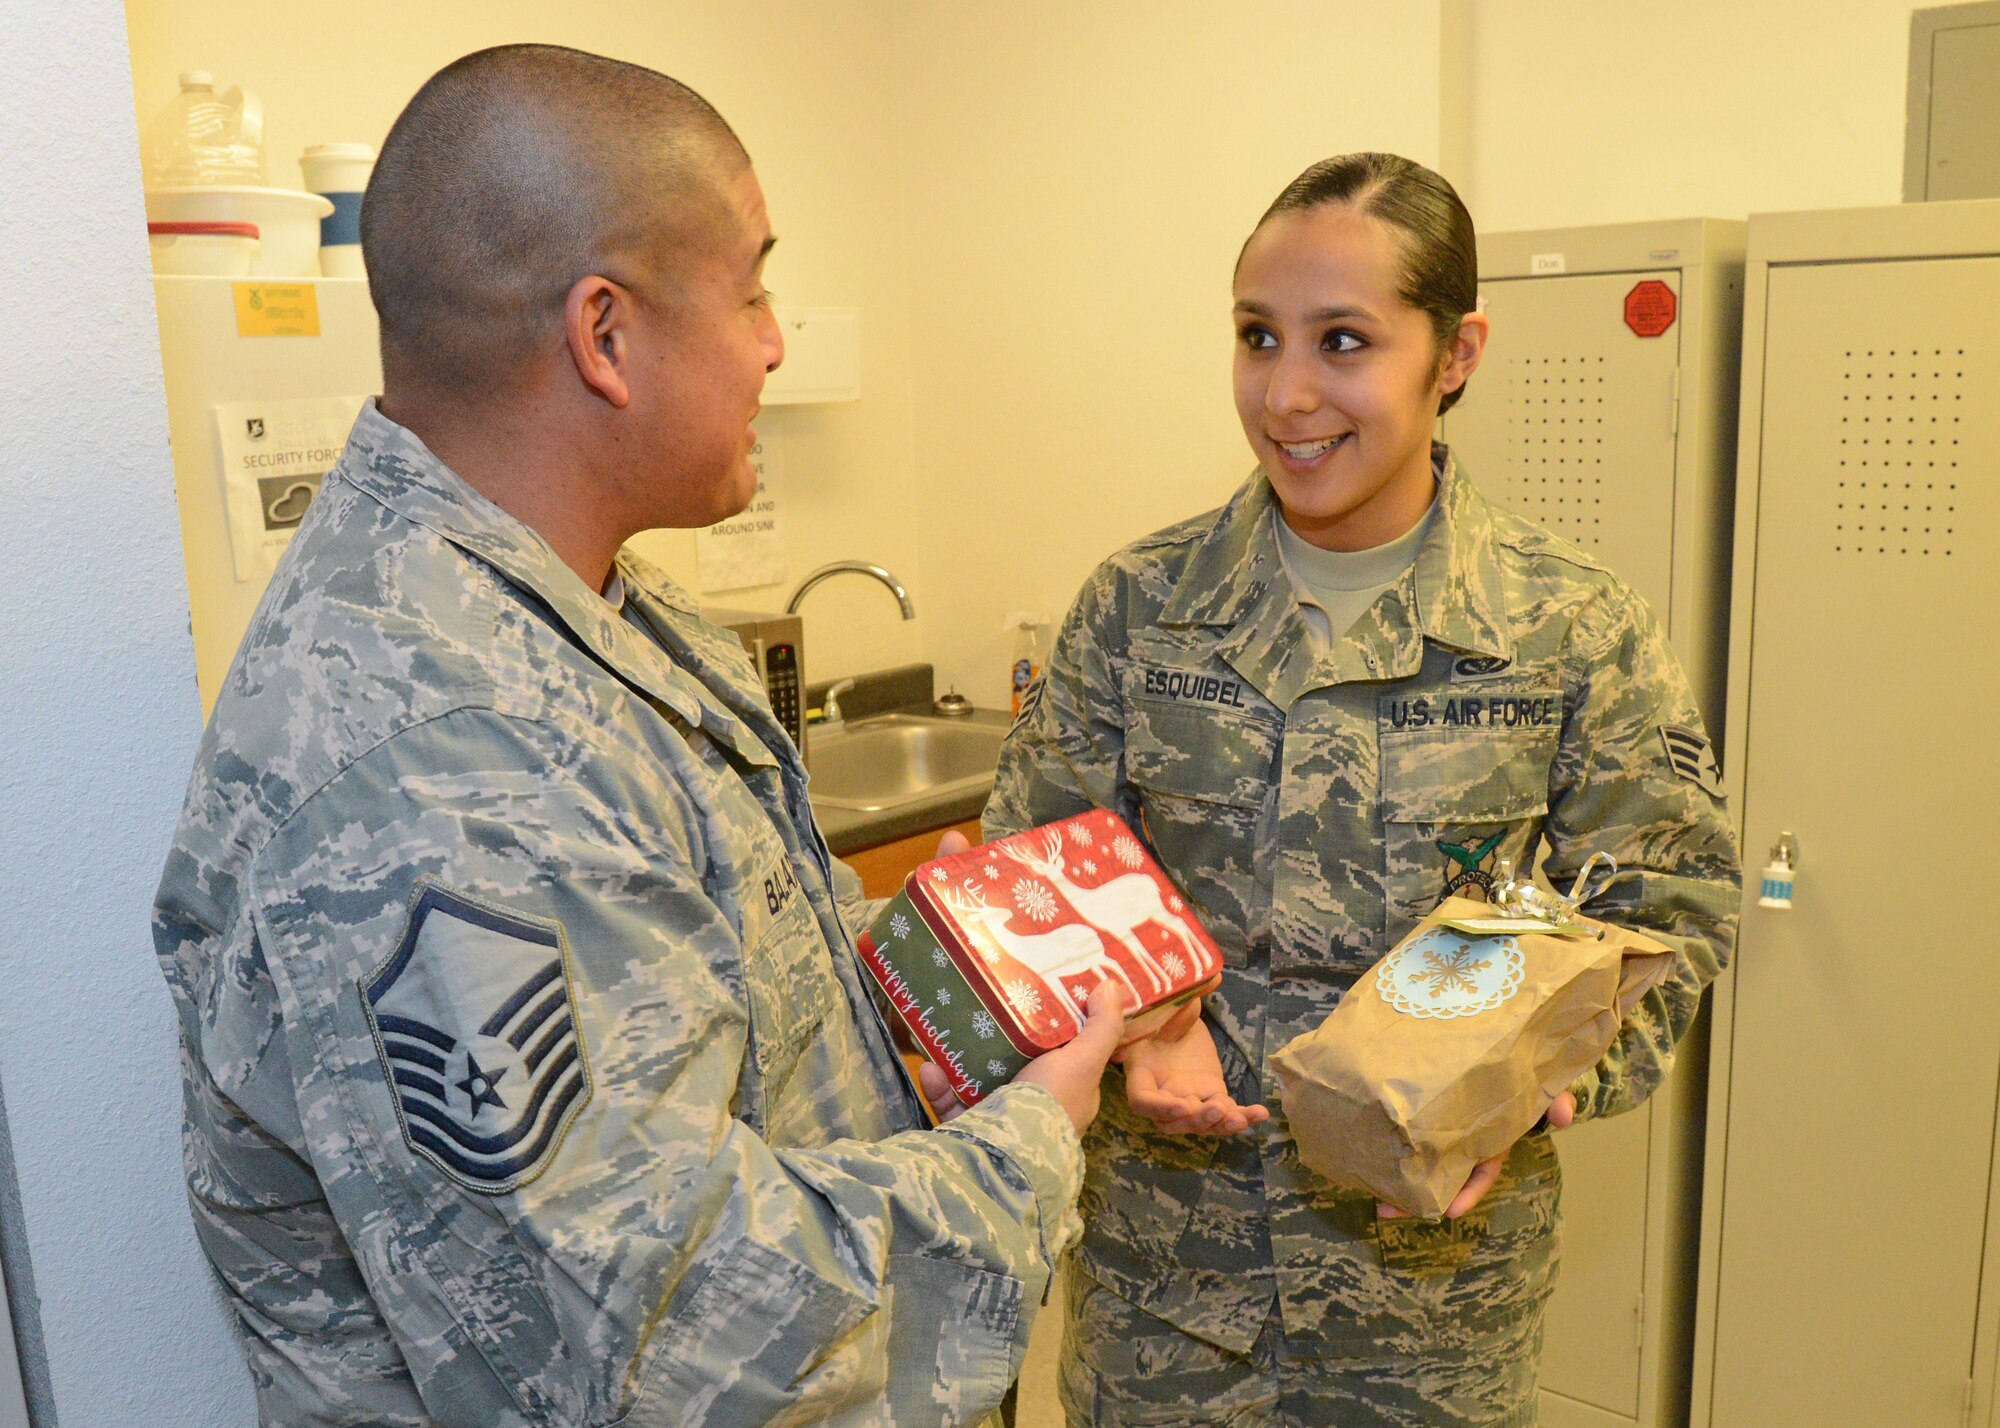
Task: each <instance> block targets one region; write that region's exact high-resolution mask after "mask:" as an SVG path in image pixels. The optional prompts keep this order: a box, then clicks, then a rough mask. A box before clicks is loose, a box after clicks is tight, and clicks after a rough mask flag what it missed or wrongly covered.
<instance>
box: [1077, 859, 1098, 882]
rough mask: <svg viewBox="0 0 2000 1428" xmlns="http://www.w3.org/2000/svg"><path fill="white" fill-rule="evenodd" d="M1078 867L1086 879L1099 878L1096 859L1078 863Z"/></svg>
mask: <svg viewBox="0 0 2000 1428" xmlns="http://www.w3.org/2000/svg"><path fill="white" fill-rule="evenodd" d="M1077 866H1078V867H1079V868H1081V869H1083V875H1084V876H1085V877H1087V878H1094V877H1096V876H1097V860H1096V859H1095V858H1085V859H1084V860H1083V861H1082V862H1081V863H1078V864H1077Z"/></svg>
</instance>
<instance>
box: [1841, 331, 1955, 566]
mask: <svg viewBox="0 0 2000 1428" xmlns="http://www.w3.org/2000/svg"><path fill="white" fill-rule="evenodd" d="M1845 357H1846V365H1845V367H1844V368H1843V370H1842V371H1841V374H1840V474H1839V476H1838V477H1837V478H1836V480H1835V483H1834V492H1833V550H1834V554H1836V555H1856V556H1920V557H1922V556H1930V557H1935V558H1942V557H1945V556H1949V555H1950V554H1951V553H1952V550H1953V548H1954V546H1955V545H1956V543H1957V538H1958V457H1959V441H1960V439H1961V436H1960V434H1961V431H1962V430H1963V427H1964V414H1965V390H1964V389H1965V371H1964V367H1965V349H1964V348H1962V347H1929V348H1922V347H1910V348H1877V349H1868V348H1857V349H1855V350H1853V351H1850V352H1847V353H1846V354H1845Z"/></svg>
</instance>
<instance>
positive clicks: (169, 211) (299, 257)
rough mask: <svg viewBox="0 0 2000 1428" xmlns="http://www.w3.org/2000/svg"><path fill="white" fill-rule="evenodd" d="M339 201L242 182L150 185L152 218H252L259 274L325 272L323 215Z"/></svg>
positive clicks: (253, 271)
mask: <svg viewBox="0 0 2000 1428" xmlns="http://www.w3.org/2000/svg"><path fill="white" fill-rule="evenodd" d="M331 212H333V204H332V203H330V202H328V201H327V200H326V199H324V198H321V197H320V196H319V195H318V194H316V193H306V192H303V191H302V190H299V189H290V188H251V187H248V186H247V185H240V184H207V185H189V186H183V187H176V188H153V189H148V190H146V221H147V222H148V223H251V224H255V225H256V228H257V233H258V237H259V240H260V241H259V242H258V245H257V256H256V258H255V260H254V261H252V263H251V265H250V272H251V274H252V275H253V276H256V277H264V278H310V277H316V276H318V274H319V221H320V219H322V218H324V217H326V216H327V215H328V214H329V213H331Z"/></svg>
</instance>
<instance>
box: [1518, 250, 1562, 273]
mask: <svg viewBox="0 0 2000 1428" xmlns="http://www.w3.org/2000/svg"><path fill="white" fill-rule="evenodd" d="M1528 271H1529V272H1531V273H1533V274H1534V275H1535V276H1536V277H1541V276H1542V275H1543V274H1545V273H1566V272H1568V271H1569V264H1568V263H1566V262H1564V261H1563V255H1562V254H1560V253H1537V254H1535V255H1534V256H1533V257H1532V258H1530V259H1528Z"/></svg>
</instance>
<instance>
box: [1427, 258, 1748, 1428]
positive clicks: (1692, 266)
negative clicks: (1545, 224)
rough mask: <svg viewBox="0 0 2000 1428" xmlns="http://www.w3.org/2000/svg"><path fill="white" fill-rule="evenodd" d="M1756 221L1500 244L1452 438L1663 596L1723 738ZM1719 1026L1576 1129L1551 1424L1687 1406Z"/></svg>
mask: <svg viewBox="0 0 2000 1428" xmlns="http://www.w3.org/2000/svg"><path fill="white" fill-rule="evenodd" d="M1744 232H1745V225H1743V224H1742V223H1739V222H1729V221H1724V220H1720V219H1687V220H1680V221H1672V222H1662V223H1633V224H1617V225H1610V226H1605V227H1594V228H1573V229H1552V230H1542V231H1536V232H1523V233H1498V234H1485V235H1482V236H1481V238H1480V241H1479V271H1480V293H1481V296H1482V298H1483V299H1484V300H1485V304H1486V310H1487V313H1488V315H1489V316H1490V317H1491V319H1492V322H1493V336H1492V340H1491V342H1490V343H1489V344H1488V347H1487V351H1486V357H1485V360H1484V361H1483V362H1482V363H1481V364H1480V368H1479V371H1478V373H1477V374H1476V375H1475V376H1474V377H1473V379H1472V382H1471V385H1470V387H1469V388H1468V390H1467V393H1466V396H1465V398H1464V399H1463V400H1462V401H1461V402H1460V403H1459V404H1458V406H1457V407H1455V408H1454V409H1453V410H1452V411H1451V412H1450V413H1449V414H1448V415H1447V416H1446V417H1445V419H1444V422H1443V435H1444V439H1445V440H1446V441H1448V442H1450V443H1451V446H1452V449H1453V450H1454V451H1455V452H1456V453H1457V455H1458V456H1459V458H1460V459H1461V461H1462V462H1463V465H1464V469H1465V470H1466V471H1467V472H1468V473H1469V474H1470V475H1471V477H1472V479H1473V480H1474V482H1475V483H1477V484H1478V486H1479V487H1480V489H1481V490H1482V491H1484V492H1485V493H1486V495H1487V496H1488V497H1489V498H1490V499H1492V500H1493V501H1494V502H1496V503H1497V504H1499V505H1501V506H1505V507H1507V508H1509V509H1511V510H1513V511H1516V512H1518V513H1519V514H1521V515H1525V516H1527V517H1529V518H1530V519H1532V520H1535V521H1537V522H1539V523H1540V524H1542V525H1544V526H1547V527H1548V528H1550V529H1551V530H1553V531H1555V532H1556V534H1558V535H1561V536H1563V537H1565V538H1566V539H1568V540H1571V541H1573V542H1575V543H1576V544H1577V545H1580V546H1582V547H1584V548H1585V549H1586V550H1588V551H1590V552H1592V553H1594V554H1595V555H1597V556H1599V557H1600V558H1601V559H1603V560H1604V562H1605V563H1606V564H1607V565H1608V566H1609V567H1610V568H1611V569H1612V570H1614V571H1615V572H1617V574H1618V575H1619V576H1620V577H1621V578H1623V579H1624V580H1625V581H1626V582H1627V583H1628V584H1630V585H1631V586H1632V587H1633V588H1634V589H1635V590H1637V591H1638V592H1639V594H1640V595H1642V596H1643V597H1645V599H1646V600H1647V602H1648V603H1649V604H1651V605H1652V607H1653V609H1654V610H1655V612H1656V613H1658V615H1659V616H1660V617H1661V619H1662V621H1663V622H1664V623H1665V625H1666V628H1667V633H1668V637H1669V639H1670V640H1671V642H1672V643H1673V645H1674V648H1675V651H1676V653H1677V654H1678V655H1679V656H1680V659H1681V662H1682V664H1683V665H1684V666H1686V668H1687V671H1688V675H1689V678H1690V680H1691V681H1692V682H1693V685H1694V689H1695V695H1696V698H1697V699H1698V700H1699V702H1700V704H1701V708H1702V714H1703V717H1704V719H1705V720H1706V722H1707V724H1708V728H1709V732H1710V735H1711V737H1712V738H1713V739H1714V740H1715V741H1716V744H1717V747H1718V749H1720V748H1721V747H1722V743H1723V735H1724V730H1723V727H1722V714H1723V699H1722V691H1723V671H1724V663H1725V659H1726V653H1727V644H1726V639H1725V632H1726V613H1727V610H1728V600H1729V591H1728V570H1729V564H1728V558H1729V532H1730V512H1731V490H1732V480H1731V472H1732V467H1733V463H1734V458H1735V441H1736V425H1735V414H1736V392H1737V348H1738V339H1739V333H1740V319H1741V313H1742V274H1743V245H1744ZM1705 1035H1706V1026H1705V1024H1704V1022H1701V1021H1698V1022H1697V1024H1696V1026H1695V1029H1694V1030H1693V1031H1692V1032H1690V1034H1689V1037H1688V1040H1687V1042H1686V1043H1685V1044H1684V1045H1683V1048H1682V1051H1681V1054H1680V1057H1679V1064H1678V1065H1677V1067H1676V1069H1675V1072H1674V1074H1673V1075H1672V1076H1671V1077H1669V1078H1668V1081H1667V1084H1666V1085H1665V1086H1664V1087H1662V1088H1661V1090H1660V1091H1659V1093H1657V1094H1656V1095H1655V1096H1654V1097H1653V1098H1652V1100H1651V1101H1650V1102H1649V1103H1648V1104H1647V1105H1646V1106H1645V1107H1642V1108H1641V1109H1640V1110H1638V1111H1635V1112H1633V1113H1632V1114H1630V1115H1627V1116H1620V1117H1614V1118H1613V1119H1611V1120H1608V1121H1603V1122H1599V1123H1595V1124H1591V1125H1586V1126H1579V1127H1577V1128H1576V1129H1575V1130H1573V1131H1567V1132H1564V1133H1563V1134H1562V1135H1561V1136H1560V1137H1559V1138H1558V1140H1557V1142H1556V1143H1557V1146H1558V1148H1559V1150H1560V1152H1561V1155H1562V1163H1563V1176H1564V1194H1563V1217H1564V1226H1563V1261H1562V1271H1561V1275H1560V1278H1559V1281H1558V1285H1557V1289H1556V1294H1555V1298H1554V1300H1553V1301H1552V1302H1551V1304H1550V1306H1549V1317H1548V1327H1547V1338H1546V1344H1545V1348H1544V1353H1543V1362H1542V1422H1543V1423H1544V1424H1545V1425H1546V1426H1547V1428H1624V1425H1645V1428H1655V1425H1666V1424H1679V1423H1684V1422H1685V1421H1686V1418H1685V1415H1686V1409H1687V1402H1688V1362H1689V1354H1690V1347H1689V1340H1688V1326H1689V1324H1690V1322H1691V1320H1692V1317H1693V1315H1692V1303H1693V1296H1694V1278H1693V1273H1692V1262H1693V1259H1694V1253H1695V1244H1696V1235H1697V1224H1698V1215H1699V1204H1700V1175H1701V1135H1700V1127H1699V1120H1700V1113H1701V1106H1702V1101H1703V1098H1704V1091H1705V1082H1704V1080H1703V1071H1704V1061H1705V1050H1706V1048H1705Z"/></svg>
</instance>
